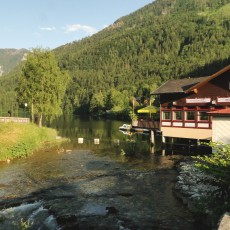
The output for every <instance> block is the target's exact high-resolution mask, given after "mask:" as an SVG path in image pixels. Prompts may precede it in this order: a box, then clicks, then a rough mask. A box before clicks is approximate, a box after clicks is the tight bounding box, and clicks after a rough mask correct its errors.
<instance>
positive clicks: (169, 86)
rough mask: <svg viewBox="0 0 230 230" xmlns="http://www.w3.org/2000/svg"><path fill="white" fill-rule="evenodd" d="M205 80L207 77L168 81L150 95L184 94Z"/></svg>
mask: <svg viewBox="0 0 230 230" xmlns="http://www.w3.org/2000/svg"><path fill="white" fill-rule="evenodd" d="M207 78H209V77H199V78H184V79H177V80H169V81H167V82H165V83H164V84H163V85H161V86H160V87H159V88H158V89H156V90H155V91H154V92H152V93H151V94H165V93H184V92H185V91H186V90H188V89H190V88H191V87H193V86H194V85H197V84H199V83H200V82H202V81H205V80H206V79H207Z"/></svg>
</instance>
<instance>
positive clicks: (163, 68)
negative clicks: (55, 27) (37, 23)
mask: <svg viewBox="0 0 230 230" xmlns="http://www.w3.org/2000/svg"><path fill="white" fill-rule="evenodd" d="M229 9H230V0H220V1H219V0H187V1H184V0H158V1H155V2H153V3H152V4H149V5H147V6H146V7H144V8H142V9H140V10H138V11H136V12H134V13H132V14H130V15H128V16H125V17H122V18H120V19H118V20H117V21H116V22H115V23H114V24H113V25H111V26H109V27H107V28H105V29H104V30H103V31H101V32H99V33H97V34H95V35H94V36H92V37H90V38H87V39H83V40H82V41H79V42H73V43H71V44H67V45H64V46H61V47H59V48H58V49H56V50H55V52H56V55H57V57H58V59H59V62H60V65H61V67H62V68H64V69H68V70H69V71H70V72H71V75H72V78H73V84H72V85H71V88H70V90H69V95H70V97H69V102H68V103H70V104H71V105H74V106H75V107H76V108H78V107H81V106H82V105H84V106H86V107H87V108H88V109H90V104H91V100H92V98H93V96H94V95H95V94H98V93H99V92H101V93H102V94H103V95H104V97H105V98H106V97H107V96H108V94H109V92H110V89H111V88H114V89H116V90H118V91H120V92H125V93H126V94H127V96H132V95H133V96H136V97H141V98H143V99H145V98H146V96H147V95H145V92H146V91H148V92H149V91H150V90H153V89H154V88H155V87H157V86H158V85H160V84H161V83H162V82H164V81H166V80H168V79H170V78H181V77H198V76H202V75H204V74H205V75H206V74H211V73H213V72H214V71H216V70H218V68H221V67H223V66H224V65H227V64H228V63H229V57H230V55H229V54H230V11H229ZM105 107H106V106H105Z"/></svg>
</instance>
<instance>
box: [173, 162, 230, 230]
mask: <svg viewBox="0 0 230 230" xmlns="http://www.w3.org/2000/svg"><path fill="white" fill-rule="evenodd" d="M177 171H178V173H179V175H178V176H177V181H176V184H175V187H174V191H173V192H174V194H175V196H176V197H177V198H178V199H180V200H182V202H183V203H184V205H186V206H187V207H188V209H189V210H190V211H191V212H192V213H193V214H194V215H195V216H196V217H198V218H199V220H200V222H201V223H202V224H204V225H205V226H207V228H210V229H218V230H221V229H223V230H224V229H229V228H228V227H229V226H230V215H229V213H228V211H229V210H228V209H227V207H229V197H228V196H225V197H224V196H223V194H226V193H225V191H224V190H223V189H222V187H221V186H220V185H219V184H218V181H217V180H216V179H215V178H214V177H212V176H210V175H207V174H206V173H204V172H202V171H200V170H199V169H197V168H196V167H195V165H194V161H193V160H185V161H182V162H180V163H179V164H178V165H177ZM223 204H225V205H223ZM222 219H223V221H224V222H223V221H222ZM220 226H222V228H220ZM226 226H227V228H226Z"/></svg>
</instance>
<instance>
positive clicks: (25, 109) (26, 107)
mask: <svg viewBox="0 0 230 230" xmlns="http://www.w3.org/2000/svg"><path fill="white" fill-rule="evenodd" d="M24 105H25V117H26V108H27V103H25V104H24Z"/></svg>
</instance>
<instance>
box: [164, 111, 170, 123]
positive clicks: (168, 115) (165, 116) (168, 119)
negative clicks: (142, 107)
mask: <svg viewBox="0 0 230 230" xmlns="http://www.w3.org/2000/svg"><path fill="white" fill-rule="evenodd" d="M171 118H172V113H171V111H162V120H165V121H170V120H171Z"/></svg>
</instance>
